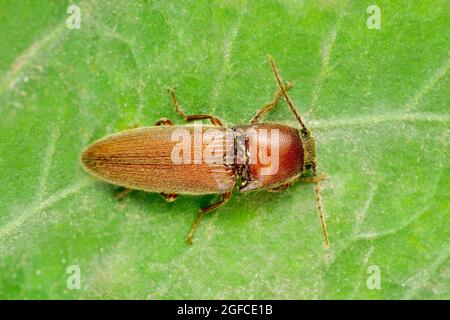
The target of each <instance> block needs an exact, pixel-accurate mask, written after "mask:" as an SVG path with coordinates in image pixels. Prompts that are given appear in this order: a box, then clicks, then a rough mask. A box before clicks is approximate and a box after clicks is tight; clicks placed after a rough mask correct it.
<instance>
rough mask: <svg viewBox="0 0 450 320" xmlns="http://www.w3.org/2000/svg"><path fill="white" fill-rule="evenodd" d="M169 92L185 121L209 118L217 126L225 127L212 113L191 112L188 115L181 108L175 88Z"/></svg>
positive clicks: (176, 108)
mask: <svg viewBox="0 0 450 320" xmlns="http://www.w3.org/2000/svg"><path fill="white" fill-rule="evenodd" d="M168 91H169V94H170V96H171V98H172V103H173V105H174V107H175V110H176V111H177V113H178V114H179V115H180V116H181V117H182V118H183V119H184V121H186V122H190V121H194V120H203V119H208V120H209V121H211V123H212V124H213V125H215V126H218V127H223V124H222V122H221V121H220V120H219V118H217V117H215V116H212V115H210V114H191V115H187V114H186V113H184V111H183V110H182V109H181V106H180V104H179V103H178V100H177V97H176V95H175V90H174V89H172V88H169V89H168Z"/></svg>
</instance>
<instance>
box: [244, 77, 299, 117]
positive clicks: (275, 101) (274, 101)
mask: <svg viewBox="0 0 450 320" xmlns="http://www.w3.org/2000/svg"><path fill="white" fill-rule="evenodd" d="M293 86H294V85H293V84H292V83H290V82H287V83H286V84H285V85H283V87H284V90H285V91H286V92H287V91H288V90H289V89H291V88H292V87H293ZM281 98H283V92H281V90H280V89H278V90H277V91H276V92H275V95H274V96H273V99H272V101H271V102H269V103H268V104H266V105H265V106H263V107H262V108H261V109H260V110H259V111H258V112H257V113H256V115H255V116H254V117H253V118H252V120H251V121H250V124H255V123H258V122H259V119H260V118H261V117H262V116H263V115H265V114H266V113H269V112H270V111H272V110H273V109H274V108H275V107H276V105H277V104H278V102H279V101H280V99H281Z"/></svg>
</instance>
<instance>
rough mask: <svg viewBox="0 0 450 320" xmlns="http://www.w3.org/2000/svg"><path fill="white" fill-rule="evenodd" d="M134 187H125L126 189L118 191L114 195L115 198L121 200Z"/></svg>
mask: <svg viewBox="0 0 450 320" xmlns="http://www.w3.org/2000/svg"><path fill="white" fill-rule="evenodd" d="M131 191H133V189H128V188H125V189H124V190H122V191H120V192H119V193H116V195H115V196H114V199H116V200H117V201H121V200H122V199H123V198H124V197H125V196H126V195H127V194H129V193H130V192H131Z"/></svg>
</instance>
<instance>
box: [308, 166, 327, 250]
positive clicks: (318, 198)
mask: <svg viewBox="0 0 450 320" xmlns="http://www.w3.org/2000/svg"><path fill="white" fill-rule="evenodd" d="M312 169H313V175H314V192H315V193H316V206H317V211H318V212H319V218H320V224H321V225H322V237H323V242H324V246H325V248H326V249H328V247H329V245H330V242H329V241H328V232H327V224H326V222H325V211H324V210H323V207H322V197H321V196H320V184H319V179H318V175H317V162H316V161H313V163H312Z"/></svg>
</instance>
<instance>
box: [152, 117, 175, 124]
mask: <svg viewBox="0 0 450 320" xmlns="http://www.w3.org/2000/svg"><path fill="white" fill-rule="evenodd" d="M161 125H162V126H173V122H172V120H170V119H167V118H161V119H159V121H158V122H157V123H155V126H161Z"/></svg>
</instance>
